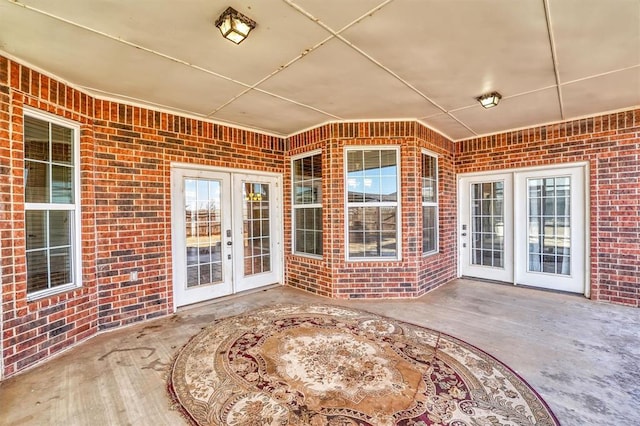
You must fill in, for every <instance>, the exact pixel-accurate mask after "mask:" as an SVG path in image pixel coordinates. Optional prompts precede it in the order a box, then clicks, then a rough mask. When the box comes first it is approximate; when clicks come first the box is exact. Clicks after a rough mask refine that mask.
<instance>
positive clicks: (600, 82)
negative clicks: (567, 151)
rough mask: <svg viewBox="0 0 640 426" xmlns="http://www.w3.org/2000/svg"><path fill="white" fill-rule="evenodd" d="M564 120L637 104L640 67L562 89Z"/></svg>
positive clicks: (639, 100) (572, 84) (639, 96)
mask: <svg viewBox="0 0 640 426" xmlns="http://www.w3.org/2000/svg"><path fill="white" fill-rule="evenodd" d="M562 100H563V104H564V111H565V116H566V117H567V118H571V117H580V116H584V115H589V114H597V113H599V112H602V111H612V110H617V109H622V108H627V107H628V106H629V105H640V66H638V67H635V68H630V69H627V70H624V71H619V72H615V73H610V74H605V75H602V76H599V77H594V78H590V79H587V80H581V81H578V82H575V83H570V84H566V85H563V86H562Z"/></svg>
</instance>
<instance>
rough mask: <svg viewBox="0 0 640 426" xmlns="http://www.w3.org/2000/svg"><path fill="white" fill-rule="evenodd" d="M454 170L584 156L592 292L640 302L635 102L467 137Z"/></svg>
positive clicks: (639, 135) (639, 116)
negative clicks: (579, 116) (626, 108)
mask: <svg viewBox="0 0 640 426" xmlns="http://www.w3.org/2000/svg"><path fill="white" fill-rule="evenodd" d="M455 160H456V172H457V173H467V172H479V171H490V170H501V169H511V168H518V167H530V166H541V165H550V164H562V163H572V162H578V161H587V162H589V177H588V182H587V187H588V188H589V196H590V201H591V205H590V211H589V215H590V233H591V240H590V246H591V254H590V257H591V264H590V265H591V271H590V279H591V298H592V299H595V300H601V301H608V302H614V303H620V304H625V305H631V306H640V109H637V110H635V111H626V112H620V113H617V114H607V115H602V116H598V117H591V118H585V119H581V120H574V121H568V122H565V123H560V124H553V125H548V126H540V127H535V128H531V129H526V130H521V131H515V132H508V133H502V134H499V135H493V136H487V137H483V138H477V139H470V140H466V141H462V142H459V143H457V144H456V154H455Z"/></svg>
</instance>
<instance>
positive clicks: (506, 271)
mask: <svg viewBox="0 0 640 426" xmlns="http://www.w3.org/2000/svg"><path fill="white" fill-rule="evenodd" d="M459 193H460V196H461V199H460V227H461V229H460V246H461V247H460V272H461V275H463V276H469V277H477V278H484V279H489V280H496V281H506V282H513V231H512V230H513V225H512V223H513V210H512V208H511V207H510V206H511V204H512V195H513V194H512V193H513V190H512V175H511V174H495V175H489V176H473V177H465V178H462V179H460V183H459Z"/></svg>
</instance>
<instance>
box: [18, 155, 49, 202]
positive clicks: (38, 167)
mask: <svg viewBox="0 0 640 426" xmlns="http://www.w3.org/2000/svg"><path fill="white" fill-rule="evenodd" d="M24 190H25V194H24V195H25V201H26V202H27V203H48V202H49V165H48V164H47V163H37V162H35V161H25V187H24Z"/></svg>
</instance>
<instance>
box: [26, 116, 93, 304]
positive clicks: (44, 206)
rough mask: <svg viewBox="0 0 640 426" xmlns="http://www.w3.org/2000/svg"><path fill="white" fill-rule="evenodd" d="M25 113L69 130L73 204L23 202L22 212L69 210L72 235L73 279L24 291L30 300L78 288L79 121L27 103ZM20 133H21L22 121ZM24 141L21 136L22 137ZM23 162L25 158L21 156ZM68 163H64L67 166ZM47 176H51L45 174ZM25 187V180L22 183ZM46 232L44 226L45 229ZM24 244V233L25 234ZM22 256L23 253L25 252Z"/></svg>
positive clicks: (79, 252) (80, 261)
mask: <svg viewBox="0 0 640 426" xmlns="http://www.w3.org/2000/svg"><path fill="white" fill-rule="evenodd" d="M25 116H29V117H32V118H35V119H37V120H42V121H46V122H47V123H49V124H56V125H58V126H61V127H66V128H68V129H71V130H72V131H73V200H74V203H73V204H55V203H25V204H24V213H25V215H26V212H27V210H46V211H50V210H67V211H73V227H72V229H73V236H72V244H71V261H72V262H73V266H72V274H73V282H72V283H69V284H64V285H60V286H56V287H53V288H48V289H44V290H41V291H36V292H32V293H27V301H33V300H36V299H41V298H44V297H48V296H52V295H54V294H59V293H64V292H67V291H69V290H74V289H76V288H80V287H82V208H81V206H82V199H81V190H80V187H81V184H82V182H81V164H80V123H77V122H75V121H72V120H67V119H66V118H63V117H59V116H57V115H53V114H49V113H46V112H43V111H40V110H37V109H34V108H30V107H28V106H24V107H23V117H25ZM22 133H23V135H24V124H23V130H22ZM23 144H24V139H23ZM24 161H27V160H26V159H24ZM46 163H47V164H54V162H53V161H48V162H46ZM67 166H68V165H67ZM49 179H51V177H49ZM24 187H26V181H25V182H24ZM47 232H48V229H47ZM25 247H26V236H25ZM25 256H26V253H25Z"/></svg>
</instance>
